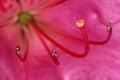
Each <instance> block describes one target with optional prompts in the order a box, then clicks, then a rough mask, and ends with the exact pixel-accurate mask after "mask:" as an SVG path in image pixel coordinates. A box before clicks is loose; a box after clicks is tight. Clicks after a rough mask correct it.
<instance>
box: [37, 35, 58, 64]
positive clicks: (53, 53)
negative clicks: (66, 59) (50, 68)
mask: <svg viewBox="0 0 120 80" xmlns="http://www.w3.org/2000/svg"><path fill="white" fill-rule="evenodd" d="M37 36H38V37H39V39H40V40H41V42H42V43H43V45H44V47H45V49H46V50H47V52H48V55H49V56H50V57H51V59H52V60H53V62H54V63H55V64H56V65H59V64H60V63H59V61H58V59H57V58H58V55H57V53H56V51H55V50H53V51H52V53H51V51H50V49H49V47H48V46H47V44H46V43H45V41H44V40H43V38H42V37H41V36H40V35H37Z"/></svg>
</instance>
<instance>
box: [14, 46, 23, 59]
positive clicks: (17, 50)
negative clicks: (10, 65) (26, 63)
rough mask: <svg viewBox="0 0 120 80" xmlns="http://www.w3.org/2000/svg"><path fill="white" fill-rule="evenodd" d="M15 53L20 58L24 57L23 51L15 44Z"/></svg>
mask: <svg viewBox="0 0 120 80" xmlns="http://www.w3.org/2000/svg"><path fill="white" fill-rule="evenodd" d="M16 54H17V56H18V57H20V58H21V59H23V58H24V54H23V52H22V51H21V49H20V46H16Z"/></svg>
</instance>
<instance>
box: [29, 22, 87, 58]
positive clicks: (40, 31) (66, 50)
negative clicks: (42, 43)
mask: <svg viewBox="0 0 120 80" xmlns="http://www.w3.org/2000/svg"><path fill="white" fill-rule="evenodd" d="M28 23H29V24H30V25H31V26H32V27H33V28H34V29H35V31H36V32H38V33H39V34H42V35H43V36H44V37H45V38H47V39H48V40H50V41H51V42H52V43H53V44H54V45H56V46H57V47H58V48H60V49H61V50H63V51H64V52H66V53H67V54H69V55H71V56H74V57H77V58H83V57H85V56H87V55H88V51H89V41H88V37H87V33H86V30H85V27H84V26H82V27H80V30H81V32H82V36H83V39H84V42H85V50H84V52H83V53H82V54H79V53H75V52H72V51H70V50H69V49H66V48H65V47H63V46H61V45H60V44H59V43H57V42H56V41H55V40H53V39H52V38H50V37H49V36H48V35H46V34H45V33H44V32H43V31H42V30H41V29H40V28H39V27H38V26H37V25H36V24H34V23H33V22H32V21H28Z"/></svg>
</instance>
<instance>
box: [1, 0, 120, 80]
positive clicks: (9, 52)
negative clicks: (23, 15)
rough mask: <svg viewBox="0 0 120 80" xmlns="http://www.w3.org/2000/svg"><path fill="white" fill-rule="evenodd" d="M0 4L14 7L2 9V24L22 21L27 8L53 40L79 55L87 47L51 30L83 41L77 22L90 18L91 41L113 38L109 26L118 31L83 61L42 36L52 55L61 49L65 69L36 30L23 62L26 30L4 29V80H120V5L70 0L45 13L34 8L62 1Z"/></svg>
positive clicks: (116, 1) (30, 34)
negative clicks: (17, 49) (20, 55)
mask: <svg viewBox="0 0 120 80" xmlns="http://www.w3.org/2000/svg"><path fill="white" fill-rule="evenodd" d="M0 1H1V2H4V3H6V4H8V7H6V6H5V7H4V8H7V9H5V10H4V8H2V7H3V6H2V5H1V4H0V25H1V24H4V23H5V22H6V21H9V20H10V19H11V16H12V17H13V16H14V15H15V16H17V14H18V12H19V11H20V10H21V8H22V9H23V10H24V11H28V12H30V13H32V14H34V16H35V19H36V23H37V24H38V26H39V28H40V29H41V28H42V30H43V31H44V32H45V33H46V34H47V35H48V36H49V37H51V38H52V39H53V40H55V41H57V42H58V43H59V44H61V45H62V46H64V47H66V48H68V49H70V50H72V51H75V52H81V51H82V50H83V49H84V44H83V42H76V41H72V40H69V39H66V38H65V37H62V36H60V35H59V34H56V33H55V32H52V31H50V30H54V31H56V32H60V33H61V32H62V33H63V34H66V35H69V36H74V37H77V38H82V36H81V32H80V29H78V27H77V26H76V24H75V23H76V21H77V20H79V19H84V20H85V23H86V24H85V27H86V30H87V33H88V37H89V40H94V41H101V40H104V39H105V38H106V37H107V35H108V34H107V32H106V30H107V29H106V22H108V21H109V22H111V23H112V26H113V34H112V37H111V39H110V40H109V42H108V43H106V44H104V45H98V46H96V45H90V51H89V55H88V56H87V57H85V58H82V59H81V58H80V59H78V58H74V57H72V56H69V55H67V54H65V53H64V52H63V51H62V50H60V49H59V48H58V47H56V46H55V45H54V44H53V43H51V42H50V41H49V40H47V39H46V38H44V36H42V37H43V39H44V40H45V42H46V44H47V45H48V47H49V48H50V49H51V50H52V49H55V50H57V53H58V54H59V58H58V60H59V61H60V65H59V66H57V65H55V64H54V63H53V62H52V59H50V57H49V55H48V53H47V51H46V49H45V47H44V45H43V44H42V42H41V41H40V40H39V38H38V36H37V35H36V32H35V30H34V29H33V27H32V26H30V28H29V29H30V32H29V30H28V31H25V34H27V35H28V38H27V39H28V40H29V48H28V55H27V59H26V60H25V61H21V60H20V59H19V58H18V56H17V55H16V53H15V46H16V45H17V44H18V43H19V42H20V41H21V34H20V30H21V28H22V27H25V26H22V25H19V24H14V25H10V26H9V25H7V27H5V28H4V27H3V26H2V27H3V28H1V26H0V32H1V33H0V80H48V79H49V80H120V77H119V75H120V69H119V67H120V58H119V56H120V54H119V50H120V45H119V44H120V41H119V39H120V36H119V32H120V28H119V25H120V23H119V13H120V10H119V8H120V6H119V3H120V1H119V0H111V1H109V0H66V1H65V2H64V3H62V4H58V5H56V6H53V7H50V8H46V9H45V10H43V11H36V10H34V9H39V8H44V6H47V5H49V4H51V3H52V2H53V3H54V2H55V1H56V0H49V1H48V2H47V0H36V1H34V0H20V1H19V2H20V3H21V6H19V3H17V2H16V1H15V0H10V1H8V0H0ZM12 4H14V5H12ZM37 5H38V6H37ZM9 8H11V9H9ZM13 12H14V13H13ZM12 19H13V18H12ZM46 27H47V28H48V30H47V28H46ZM39 35H41V34H39ZM24 45H26V44H23V46H24ZM22 48H23V47H22Z"/></svg>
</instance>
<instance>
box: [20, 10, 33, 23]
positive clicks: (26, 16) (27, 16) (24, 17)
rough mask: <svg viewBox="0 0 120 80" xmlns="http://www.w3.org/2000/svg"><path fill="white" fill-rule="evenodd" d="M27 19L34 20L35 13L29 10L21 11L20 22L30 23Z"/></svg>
mask: <svg viewBox="0 0 120 80" xmlns="http://www.w3.org/2000/svg"><path fill="white" fill-rule="evenodd" d="M27 20H33V15H31V14H29V13H27V12H20V13H19V14H18V23H20V24H23V25H28V23H27Z"/></svg>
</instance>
